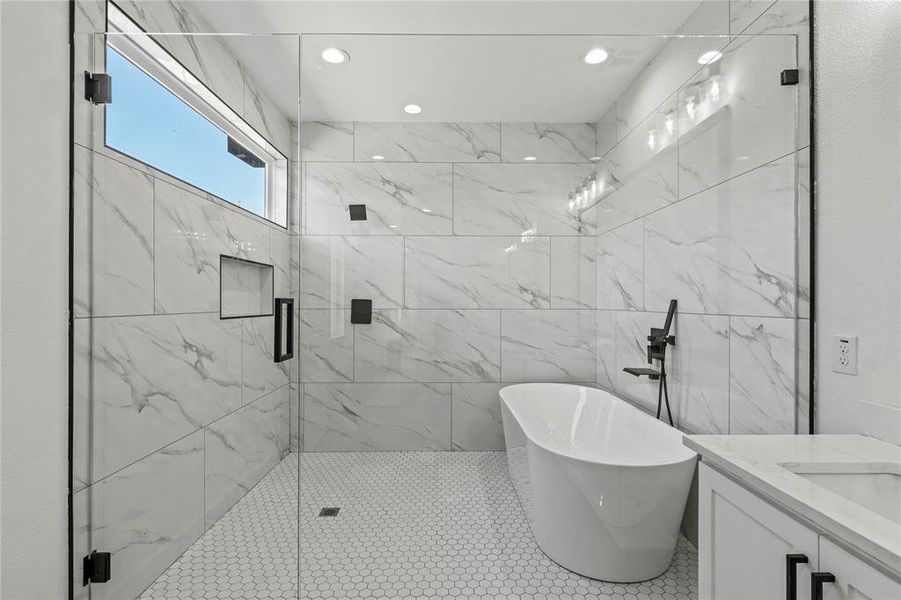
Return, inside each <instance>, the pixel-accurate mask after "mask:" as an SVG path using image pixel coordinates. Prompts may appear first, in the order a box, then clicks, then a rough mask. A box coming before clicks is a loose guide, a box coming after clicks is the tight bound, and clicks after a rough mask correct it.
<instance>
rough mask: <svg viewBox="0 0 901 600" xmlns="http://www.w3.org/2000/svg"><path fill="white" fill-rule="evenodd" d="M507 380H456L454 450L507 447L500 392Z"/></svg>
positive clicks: (452, 432)
mask: <svg viewBox="0 0 901 600" xmlns="http://www.w3.org/2000/svg"><path fill="white" fill-rule="evenodd" d="M505 385H507V384H505V383H455V384H453V386H452V388H451V397H452V405H453V409H452V410H451V416H452V420H451V442H452V443H451V446H452V449H453V450H467V451H472V450H504V449H505V447H506V446H505V445H504V424H503V422H502V420H501V402H500V398H499V397H498V395H497V393H498V391H499V390H500V389H501V388H502V387H504V386H505Z"/></svg>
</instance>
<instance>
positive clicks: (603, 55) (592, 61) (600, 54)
mask: <svg viewBox="0 0 901 600" xmlns="http://www.w3.org/2000/svg"><path fill="white" fill-rule="evenodd" d="M608 56H610V55H609V54H608V53H607V51H606V50H604V49H603V48H592V49H591V50H589V51H588V53H587V54H586V55H585V57H584V58H583V59H582V60H584V61H585V64H586V65H599V64H601V63H602V62H604V61H605V60H607V57H608Z"/></svg>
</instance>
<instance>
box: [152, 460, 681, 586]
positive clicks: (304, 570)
mask: <svg viewBox="0 0 901 600" xmlns="http://www.w3.org/2000/svg"><path fill="white" fill-rule="evenodd" d="M297 460H298V455H297V454H292V455H290V456H289V457H288V458H286V459H285V460H284V461H283V462H282V463H281V464H280V465H279V466H278V467H276V469H274V470H273V471H272V473H270V474H269V475H268V476H267V477H266V478H265V479H264V480H263V481H262V482H261V483H260V484H259V485H258V486H257V487H256V488H255V489H254V490H253V491H252V492H251V493H250V494H248V495H247V496H246V497H245V498H244V499H243V500H241V502H239V503H238V504H237V505H236V506H235V508H234V509H232V510H231V511H230V512H229V513H228V514H226V515H225V516H224V517H223V518H222V520H221V521H220V522H218V523H217V524H216V525H215V526H214V527H212V528H211V529H210V530H209V531H208V532H207V533H206V535H205V536H204V537H203V538H201V540H199V541H198V542H197V543H196V544H194V546H192V547H191V548H190V549H189V550H188V551H187V552H186V553H185V554H184V555H183V556H182V557H181V558H180V559H179V560H178V561H177V562H176V563H175V564H174V565H172V567H171V568H170V569H169V571H167V572H166V573H165V574H164V575H163V576H161V577H160V579H159V580H157V582H156V583H154V584H153V585H152V586H151V587H150V588H149V589H148V590H147V591H146V592H145V594H144V596H142V598H147V599H170V598H171V599H181V598H191V599H192V600H200V599H206V598H289V597H290V598H293V597H294V596H293V594H294V593H296V592H295V588H294V586H295V585H296V577H295V573H294V572H293V570H292V569H290V568H289V569H288V570H287V572H286V571H285V566H286V565H289V564H292V563H291V561H293V560H295V559H296V552H297V545H296V544H297V540H296V539H295V538H294V537H293V536H294V535H295V531H296V529H295V524H294V520H293V519H296V517H297V514H298V513H297V504H296V487H294V486H296V481H297V479H296V472H295V469H296V468H297V464H298V463H297ZM300 469H301V474H300V481H301V490H300V493H301V502H300V535H301V555H300V589H299V594H300V596H299V597H300V598H301V599H303V600H307V599H335V600H337V599H344V598H382V599H389V598H390V599H395V598H461V599H462V598H465V599H478V600H502V599H503V600H510V599H516V600H552V599H553V600H575V599H580V600H589V599H616V600H658V599H659V600H682V599H689V598H695V597H697V580H696V577H697V554H696V552H695V549H694V548H693V547H692V546H691V544H690V543H688V541H687V540H685V539H684V538H683V539H680V540H679V544H678V546H677V549H676V556H675V558H674V560H673V564H672V566H671V567H670V569H669V571H667V572H666V573H665V574H664V575H662V576H661V577H658V578H657V579H654V580H651V581H646V582H643V583H637V584H613V583H606V582H601V581H594V580H590V579H586V578H584V577H580V576H578V575H576V574H574V573H571V572H569V571H567V570H566V569H563V568H562V567H560V566H558V565H557V564H556V563H554V562H553V561H551V560H550V559H549V558H547V557H546V556H545V555H544V554H543V553H542V552H541V550H540V549H539V548H538V546H537V545H536V544H535V541H534V540H533V538H532V535H531V532H530V531H529V526H528V523H527V522H526V520H525V516H524V515H523V512H522V509H521V507H520V505H519V501H518V500H517V498H516V494H515V492H514V491H513V487H512V485H511V483H510V479H509V476H508V474H507V463H506V458H505V455H504V453H503V452H453V453H452V452H323V453H308V454H303V455H301V456H300ZM325 507H340V512H339V513H338V515H337V516H335V517H319V516H318V515H319V512H320V510H321V509H322V508H325Z"/></svg>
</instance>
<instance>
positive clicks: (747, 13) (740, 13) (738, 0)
mask: <svg viewBox="0 0 901 600" xmlns="http://www.w3.org/2000/svg"><path fill="white" fill-rule="evenodd" d="M774 2H775V0H729V1H728V3H723V4H728V5H729V32H730V33H731V34H732V35H737V34H739V33H742V32H743V31H744V30H745V29H747V27H748V25H750V24H751V23H753V22H754V21H755V20H756V19H757V18H758V17H759V16H760V15H762V14H763V13H764V11H766V10H767V9H768V8H769V7H770V6H772V5H773V4H774Z"/></svg>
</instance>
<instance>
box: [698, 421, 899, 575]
mask: <svg viewBox="0 0 901 600" xmlns="http://www.w3.org/2000/svg"><path fill="white" fill-rule="evenodd" d="M684 444H685V445H686V446H688V447H689V448H691V449H692V450H694V451H696V452H697V453H698V454H699V455H700V456H701V458H702V460H703V461H704V462H707V463H709V464H711V465H713V466H715V467H717V468H718V469H719V470H721V471H724V472H726V473H728V474H729V475H731V476H732V477H733V478H735V479H737V480H739V481H741V482H743V483H744V484H745V485H746V486H748V487H750V488H751V489H754V490H756V491H757V492H758V493H759V494H761V495H763V496H765V497H767V498H770V499H771V500H772V501H773V502H774V503H776V504H778V505H781V506H782V507H784V508H785V509H787V510H788V511H789V512H792V513H795V514H796V515H798V516H800V517H802V518H803V519H805V520H807V521H808V522H809V523H812V524H813V526H814V528H815V529H817V530H819V531H820V532H821V533H823V534H824V535H826V536H827V537H830V538H833V539H836V540H841V541H843V542H844V543H845V545H847V546H850V547H851V548H853V549H855V550H857V552H858V553H859V554H862V555H863V556H865V557H868V558H869V559H870V560H872V561H875V562H877V563H880V564H882V565H883V566H884V567H886V568H888V569H889V570H890V571H892V572H894V573H895V574H896V575H898V576H901V524H898V523H895V522H893V521H891V520H889V519H887V518H885V517H883V516H880V515H878V514H876V513H875V512H871V511H870V510H867V509H865V508H863V507H862V506H860V505H859V504H856V503H854V502H852V501H850V500H847V499H845V498H843V497H842V496H839V495H838V494H835V493H833V492H831V491H829V490H827V489H826V488H824V487H821V486H819V485H817V484H815V483H813V482H811V481H808V480H807V479H805V478H803V477H801V476H800V475H796V474H795V473H793V472H791V471H789V470H788V469H786V468H784V467H783V466H781V465H784V464H786V463H832V464H841V465H849V464H852V465H858V466H867V465H873V464H877V463H882V464H884V463H901V446H895V445H893V444H889V443H887V442H882V441H880V440H877V439H873V438H868V437H865V436H862V435H687V436H685V438H684Z"/></svg>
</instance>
